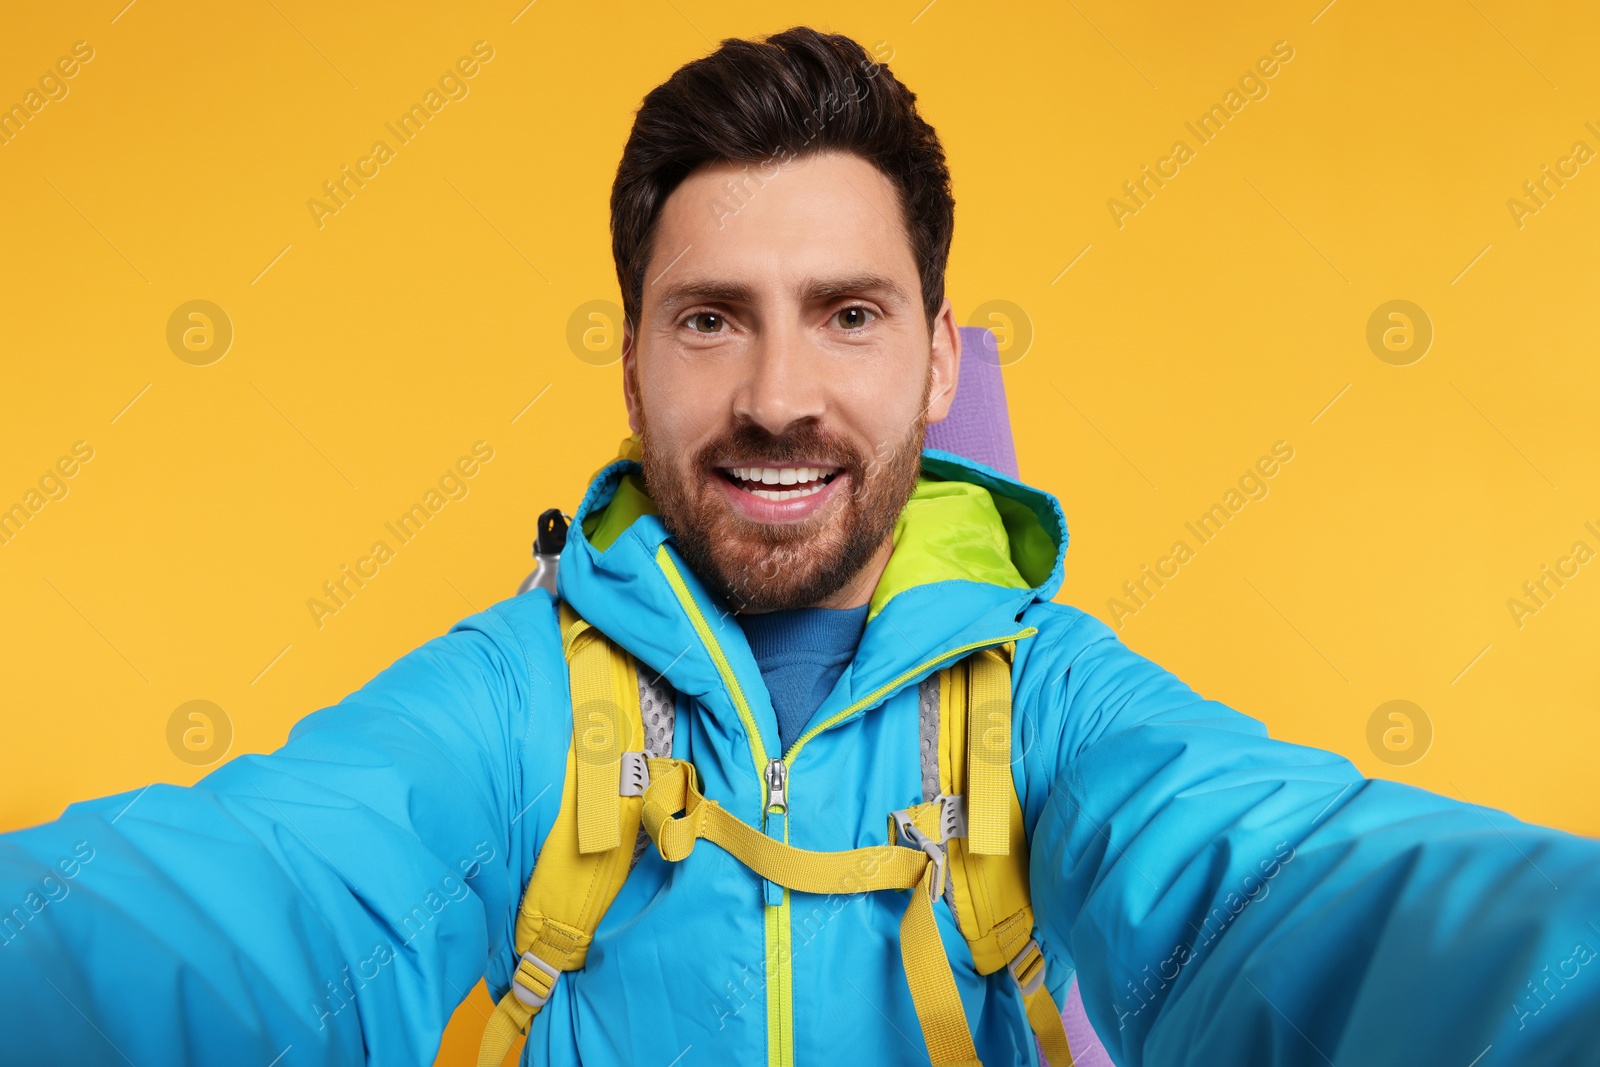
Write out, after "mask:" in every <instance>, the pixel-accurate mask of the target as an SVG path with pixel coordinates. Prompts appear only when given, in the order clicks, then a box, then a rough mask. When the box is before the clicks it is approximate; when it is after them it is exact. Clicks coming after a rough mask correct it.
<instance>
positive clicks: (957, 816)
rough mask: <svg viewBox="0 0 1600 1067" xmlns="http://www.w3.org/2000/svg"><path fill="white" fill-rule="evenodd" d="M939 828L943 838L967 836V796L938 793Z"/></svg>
mask: <svg viewBox="0 0 1600 1067" xmlns="http://www.w3.org/2000/svg"><path fill="white" fill-rule="evenodd" d="M938 801H939V829H940V831H941V832H942V833H943V834H944V839H945V840H946V841H949V840H950V839H951V838H952V837H966V836H967V798H966V797H964V796H962V795H960V794H959V793H954V794H952V793H940V794H939V796H938Z"/></svg>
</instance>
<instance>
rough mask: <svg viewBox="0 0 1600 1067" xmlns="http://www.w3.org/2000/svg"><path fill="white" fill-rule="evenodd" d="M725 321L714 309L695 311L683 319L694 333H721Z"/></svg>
mask: <svg viewBox="0 0 1600 1067" xmlns="http://www.w3.org/2000/svg"><path fill="white" fill-rule="evenodd" d="M725 321H726V320H725V319H724V318H723V317H722V316H721V315H719V314H717V313H716V312H715V311H696V312H695V313H694V314H692V315H690V316H689V317H688V318H687V319H685V320H684V322H685V323H686V324H687V325H688V327H689V328H690V329H691V330H693V331H694V332H695V333H721V332H722V325H723V323H724V322H725ZM702 327H704V328H702Z"/></svg>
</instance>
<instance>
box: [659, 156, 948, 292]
mask: <svg viewBox="0 0 1600 1067" xmlns="http://www.w3.org/2000/svg"><path fill="white" fill-rule="evenodd" d="M901 218H902V213H901V208H900V200H899V195H898V193H897V192H896V190H895V187H894V184H893V183H892V182H891V181H890V180H889V179H888V177H887V176H885V175H884V173H883V172H882V171H880V170H879V169H878V168H877V167H875V166H873V165H872V164H871V163H869V162H867V161H866V160H864V159H862V158H861V157H860V156H856V155H851V154H848V153H841V152H824V153H818V154H815V155H812V156H808V157H805V158H804V159H797V160H791V161H789V162H787V163H784V164H782V165H781V166H780V165H779V164H778V162H777V161H776V160H773V161H770V162H768V163H766V164H760V163H752V164H743V163H728V162H718V163H711V164H706V165H704V166H702V167H700V168H699V169H697V170H696V171H695V172H694V173H692V174H690V175H689V177H687V178H685V179H684V180H683V182H682V183H681V184H680V185H679V186H678V187H677V188H676V189H674V190H673V191H672V194H671V196H669V197H668V198H667V201H666V203H665V204H664V205H663V206H662V211H661V215H660V218H659V220H658V222H657V228H656V235H655V241H654V243H653V250H652V254H651V262H650V267H649V269H648V271H647V272H646V275H645V285H644V298H645V303H646V304H651V303H653V297H654V296H655V295H656V294H658V293H659V292H660V291H661V290H663V289H664V288H665V287H666V286H667V285H668V284H669V283H682V282H684V281H685V280H695V279H701V278H705V279H720V280H727V279H734V278H736V279H739V280H740V281H742V282H745V283H747V284H750V285H752V286H755V287H757V288H761V287H764V286H782V285H783V284H784V283H786V282H792V281H795V280H797V279H801V278H826V277H835V276H839V277H842V276H846V275H866V274H876V275H884V276H888V277H892V278H895V279H896V280H898V281H900V282H901V283H902V284H903V286H904V287H905V288H906V289H907V291H908V292H909V293H911V294H912V295H913V296H914V295H915V294H916V293H917V292H918V291H919V285H918V278H919V273H918V270H917V264H916V257H915V255H914V254H913V252H912V250H911V241H910V237H909V235H908V234H907V232H906V228H905V225H904V224H903V222H902V221H901Z"/></svg>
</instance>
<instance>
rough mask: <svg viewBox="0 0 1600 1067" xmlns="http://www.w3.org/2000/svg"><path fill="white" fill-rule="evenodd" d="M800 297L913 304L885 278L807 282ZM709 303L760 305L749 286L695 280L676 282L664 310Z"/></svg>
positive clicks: (665, 298)
mask: <svg viewBox="0 0 1600 1067" xmlns="http://www.w3.org/2000/svg"><path fill="white" fill-rule="evenodd" d="M799 292H800V297H801V299H802V300H804V301H805V302H806V303H820V302H822V301H826V300H832V299H833V298H834V297H838V296H845V295H847V294H851V293H860V294H862V295H869V294H870V295H875V296H877V297H879V298H881V299H882V300H883V301H884V303H886V304H889V305H890V306H903V305H905V304H908V303H909V302H910V298H909V297H908V296H907V294H906V291H905V289H904V288H902V287H901V286H900V284H899V283H898V282H895V281H894V280H893V279H891V278H888V277H886V276H884V275H882V274H872V273H863V274H851V275H846V276H844V277H839V278H806V279H804V280H803V281H802V282H801V284H800V289H799ZM696 301H706V302H708V303H721V304H747V305H748V304H754V303H756V290H755V287H754V286H752V285H750V284H749V283H748V282H742V281H735V280H733V279H726V280H724V279H720V278H691V279H686V280H684V281H679V282H673V283H671V284H670V285H668V286H667V287H666V288H665V289H663V290H662V292H661V307H663V308H666V309H671V308H673V307H676V306H677V305H680V304H686V303H694V302H696Z"/></svg>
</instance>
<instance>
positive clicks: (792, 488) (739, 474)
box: [717, 467, 844, 500]
mask: <svg viewBox="0 0 1600 1067" xmlns="http://www.w3.org/2000/svg"><path fill="white" fill-rule="evenodd" d="M843 469H844V468H842V467H719V468H717V470H718V472H719V473H720V474H721V475H722V476H723V477H724V478H726V479H727V480H728V481H729V482H730V483H732V484H733V486H734V488H736V489H742V490H744V491H745V492H746V493H749V494H751V495H752V496H758V497H760V498H761V499H763V500H796V499H799V498H800V497H807V496H815V495H816V494H817V493H820V492H822V489H823V487H824V486H826V485H827V484H828V483H829V482H831V481H833V479H834V478H835V477H837V476H838V474H839V472H840V471H842V470H843Z"/></svg>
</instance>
